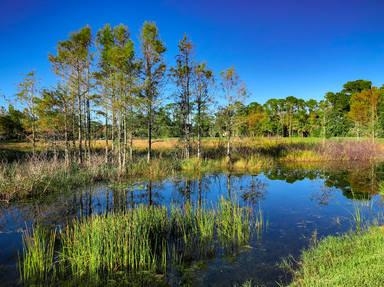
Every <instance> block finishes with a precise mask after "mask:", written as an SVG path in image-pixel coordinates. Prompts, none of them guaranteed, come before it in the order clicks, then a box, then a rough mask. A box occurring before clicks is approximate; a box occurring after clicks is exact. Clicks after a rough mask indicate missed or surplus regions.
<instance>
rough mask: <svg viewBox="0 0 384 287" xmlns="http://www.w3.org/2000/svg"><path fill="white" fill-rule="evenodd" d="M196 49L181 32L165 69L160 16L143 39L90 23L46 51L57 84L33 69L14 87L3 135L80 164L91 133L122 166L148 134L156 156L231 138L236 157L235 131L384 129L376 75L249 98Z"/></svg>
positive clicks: (231, 74) (371, 132)
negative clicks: (54, 147)
mask: <svg viewBox="0 0 384 287" xmlns="http://www.w3.org/2000/svg"><path fill="white" fill-rule="evenodd" d="M135 47H139V48H138V49H136V48H135ZM194 50H195V46H194V44H193V43H192V42H191V40H190V39H189V38H188V36H187V35H184V36H183V37H182V39H181V40H180V42H179V44H178V54H177V55H176V56H175V60H176V61H175V64H174V65H173V66H168V65H167V63H166V62H165V60H164V54H165V53H166V46H165V43H164V42H163V41H162V40H161V38H160V34H159V30H158V28H157V26H156V24H155V23H153V22H145V23H144V25H143V27H142V29H141V32H140V37H139V43H138V45H135V43H134V42H133V41H132V39H131V35H130V33H129V30H128V28H127V27H126V26H124V25H118V26H115V27H111V26H110V25H108V24H107V25H105V26H104V27H103V28H102V29H100V30H99V31H97V33H96V34H94V35H93V34H92V31H91V28H90V27H88V26H86V27H84V28H82V29H80V30H79V31H77V32H74V33H71V34H70V36H69V38H68V39H67V40H64V41H61V42H59V43H58V44H57V49H56V52H55V53H53V54H50V55H49V61H50V63H51V65H52V71H53V73H55V75H56V76H57V85H56V86H55V87H49V88H47V87H44V86H43V85H42V84H41V83H40V82H39V81H38V80H37V78H38V77H37V76H36V72H35V71H32V72H29V73H28V74H26V76H25V78H24V80H23V81H22V82H21V83H20V84H19V87H18V88H19V92H18V94H17V99H18V101H19V102H20V103H21V106H22V107H23V110H21V111H19V110H17V109H15V108H14V106H12V105H9V106H8V107H7V108H4V107H3V108H2V109H1V110H0V139H25V138H28V139H30V140H31V142H32V143H33V147H35V144H36V141H37V140H49V141H53V142H56V141H61V142H64V143H65V145H64V146H65V159H66V160H67V161H68V162H69V161H70V160H74V159H76V160H77V161H79V162H82V161H83V159H84V158H85V157H87V156H90V154H91V142H92V140H94V139H103V140H105V142H106V146H107V147H106V151H105V153H106V159H108V158H113V159H114V160H116V162H118V163H119V165H120V166H121V167H124V165H125V163H126V161H127V160H128V159H129V158H131V157H132V139H133V138H134V137H146V138H148V154H147V157H148V161H150V159H151V155H152V148H151V145H152V138H154V137H156V138H158V137H179V138H180V140H181V142H182V146H183V155H184V157H185V158H189V157H190V156H191V155H192V150H193V149H192V140H193V139H194V138H195V139H196V140H197V149H196V150H197V151H196V154H197V156H199V157H200V156H201V154H202V152H203V151H202V148H201V138H202V137H206V136H210V137H224V138H225V139H226V141H227V145H226V151H227V156H228V157H229V158H230V156H231V138H232V137H234V136H282V137H292V136H301V137H308V136H311V137H324V138H325V137H335V136H336V137H337V136H357V137H360V136H369V137H372V138H375V137H377V136H382V135H383V134H384V96H383V95H384V88H376V87H373V86H372V83H371V82H370V81H366V80H357V81H351V82H347V83H346V84H345V85H344V86H343V88H342V90H341V91H339V92H329V93H327V94H326V95H325V97H324V99H323V100H321V101H316V100H313V99H311V100H303V99H298V98H296V97H293V96H290V97H287V98H285V99H270V100H268V101H267V102H266V103H265V104H263V105H262V104H259V103H257V102H252V103H250V104H248V105H245V104H244V101H245V99H246V98H247V97H248V96H249V92H248V90H247V88H246V85H245V83H244V82H243V81H242V80H241V79H240V77H239V75H238V74H237V72H236V69H235V68H234V67H229V68H228V69H226V70H224V71H222V72H221V73H219V74H218V75H215V73H214V72H213V70H211V69H210V68H208V64H207V63H206V62H199V61H198V60H196V59H197V57H196V53H195V51H194ZM170 91H171V92H170ZM109 144H111V145H112V148H111V150H108V146H109Z"/></svg>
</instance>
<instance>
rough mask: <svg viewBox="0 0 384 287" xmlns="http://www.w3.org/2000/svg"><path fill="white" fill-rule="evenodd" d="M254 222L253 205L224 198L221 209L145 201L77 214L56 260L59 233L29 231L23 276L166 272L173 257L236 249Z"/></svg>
mask: <svg viewBox="0 0 384 287" xmlns="http://www.w3.org/2000/svg"><path fill="white" fill-rule="evenodd" d="M251 221H252V219H251V213H250V210H249V209H248V208H247V207H241V206H240V205H239V204H238V203H237V202H232V201H230V200H227V199H224V198H222V199H221V200H220V202H219V203H218V206H217V209H216V208H210V209H208V208H194V207H192V206H191V205H190V204H186V205H184V206H183V207H176V206H172V207H171V208H170V209H167V208H166V207H156V206H144V205H141V206H138V207H137V208H134V209H130V210H127V211H126V212H123V213H114V214H109V215H107V216H106V215H95V216H92V217H89V218H83V219H75V220H74V221H73V222H71V223H70V224H69V225H68V226H67V227H65V228H64V229H63V230H62V231H61V232H60V233H59V234H58V235H57V237H58V240H59V242H60V244H59V248H58V249H57V251H56V257H57V261H56V262H54V261H53V258H54V254H53V243H54V241H55V237H56V236H55V233H43V232H42V230H43V229H42V227H40V226H38V227H36V228H35V229H33V232H32V233H26V236H25V242H26V243H27V244H25V246H24V253H23V256H22V258H21V259H20V263H19V266H20V271H21V278H22V279H23V280H24V281H28V280H36V279H35V277H36V276H38V279H40V278H41V274H43V276H44V277H45V276H46V275H47V274H48V273H50V272H51V273H52V270H55V273H54V274H55V275H57V277H58V278H63V277H65V276H68V275H69V276H72V277H74V278H87V279H88V280H92V278H94V277H97V278H99V277H103V276H104V275H107V274H114V273H115V272H118V271H119V272H150V273H155V274H156V273H158V274H164V273H166V270H167V266H169V264H171V262H178V264H181V263H182V262H184V261H185V260H188V261H190V260H197V259H201V258H205V257H206V256H208V255H209V254H213V253H214V252H215V248H218V247H220V248H224V249H228V250H229V249H230V250H233V248H239V247H241V246H243V245H246V244H247V243H248V241H249V238H250V235H251V225H252V223H251ZM258 224H260V222H259V223H258ZM35 242H37V243H38V244H37V245H36V243H35ZM32 243H33V244H32ZM48 258H50V260H48ZM35 262H37V263H35ZM25 266H27V267H25ZM53 278H54V276H52V280H53Z"/></svg>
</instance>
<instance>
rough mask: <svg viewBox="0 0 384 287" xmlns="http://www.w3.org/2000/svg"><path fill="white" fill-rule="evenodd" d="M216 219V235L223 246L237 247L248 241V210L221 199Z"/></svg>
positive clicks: (249, 227)
mask: <svg viewBox="0 0 384 287" xmlns="http://www.w3.org/2000/svg"><path fill="white" fill-rule="evenodd" d="M217 218H218V222H217V233H218V237H219V240H220V241H221V243H222V244H223V245H225V246H228V245H229V244H230V245H232V246H238V245H243V244H245V243H246V242H247V241H248V240H249V236H250V230H251V226H250V210H248V209H246V208H242V207H240V205H239V204H238V203H232V202H231V201H228V200H225V199H224V198H221V200H220V204H219V208H218V216H217Z"/></svg>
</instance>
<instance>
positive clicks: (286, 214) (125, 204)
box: [0, 163, 384, 286]
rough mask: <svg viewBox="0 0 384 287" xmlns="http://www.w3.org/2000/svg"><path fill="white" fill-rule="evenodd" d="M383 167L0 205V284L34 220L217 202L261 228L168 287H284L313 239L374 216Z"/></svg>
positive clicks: (11, 280)
mask: <svg viewBox="0 0 384 287" xmlns="http://www.w3.org/2000/svg"><path fill="white" fill-rule="evenodd" d="M383 170H384V168H383V165H376V164H375V165H367V164H366V165H360V164H356V163H354V164H353V165H351V166H346V165H343V166H332V167H313V166H312V167H308V166H306V167H297V166H291V167H287V166H284V167H283V166H278V167H273V168H270V169H266V170H264V171H261V172H259V173H255V174H249V173H242V174H241V173H240V174H239V173H217V174H205V175H200V176H195V177H178V178H172V179H167V180H163V181H151V182H148V181H147V182H136V183H133V184H129V185H127V184H124V185H120V186H119V188H117V187H116V186H111V185H108V184H98V185H93V186H88V187H86V188H83V189H80V190H77V191H71V192H66V193H62V194H52V195H49V196H46V197H45V198H44V199H37V200H31V201H27V202H21V203H20V202H19V203H14V204H10V205H4V206H0V285H4V286H7V285H9V286H12V285H16V284H17V282H18V278H19V275H18V271H17V258H18V254H20V252H21V250H22V240H21V238H22V237H21V236H22V230H23V229H25V228H26V227H28V226H31V224H33V223H34V222H37V221H38V222H40V223H43V224H46V225H50V226H54V227H57V228H60V227H62V226H63V225H65V224H66V223H67V222H69V221H70V220H71V219H72V218H74V217H83V216H90V215H92V214H103V213H108V212H115V211H121V210H124V209H127V208H132V207H135V206H137V205H139V204H146V205H166V206H170V205H171V204H172V205H178V206H183V205H184V204H185V203H186V202H190V203H191V204H192V205H194V206H201V205H204V206H207V205H208V206H209V205H210V204H211V205H212V206H213V205H214V204H215V203H216V202H217V200H218V199H220V198H221V197H225V198H232V199H233V198H235V199H236V200H238V201H239V202H240V204H241V205H247V206H250V207H252V208H255V209H261V210H262V212H263V217H264V220H265V222H266V223H265V228H263V231H262V233H261V234H254V235H253V236H252V238H251V241H250V244H249V246H247V247H246V248H244V249H242V250H240V252H237V253H236V254H233V255H232V256H229V255H228V254H217V255H216V256H215V257H213V258H209V259H205V260H203V261H199V262H193V263H190V266H186V267H185V268H184V269H183V272H178V273H176V274H175V273H172V272H170V274H167V275H166V277H165V281H166V282H167V284H169V285H170V286H179V285H182V284H187V285H190V286H236V284H241V283H242V282H244V281H246V280H250V279H251V280H252V283H253V284H255V285H257V286H277V285H278V283H282V284H283V285H284V284H287V283H289V281H290V279H291V278H290V275H289V274H287V272H285V271H284V270H283V269H282V268H281V264H280V263H281V262H282V260H283V259H284V258H287V257H288V256H293V257H294V258H299V256H300V251H301V250H302V249H303V248H307V247H308V246H309V245H310V243H311V242H312V241H313V239H314V238H315V237H316V238H317V239H319V238H322V237H324V236H327V235H337V234H342V233H345V232H348V231H349V230H351V229H353V228H354V224H355V223H354V220H353V215H354V214H355V211H356V209H357V208H359V209H360V210H361V212H362V214H363V218H364V219H365V220H366V221H367V222H368V221H369V220H373V219H374V218H378V217H380V216H381V211H382V210H383V205H384V204H383V201H382V197H381V196H380V195H378V194H377V193H378V189H379V185H380V182H381V180H382V179H384V174H383V172H382V171H383Z"/></svg>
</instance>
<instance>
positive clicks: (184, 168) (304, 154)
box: [0, 138, 383, 202]
mask: <svg viewBox="0 0 384 287" xmlns="http://www.w3.org/2000/svg"><path fill="white" fill-rule="evenodd" d="M136 143H137V144H136V147H137V149H138V150H137V152H136V153H135V156H134V159H133V160H131V161H128V162H127V164H126V166H125V168H124V169H123V170H118V168H117V165H116V164H114V163H113V162H109V163H105V157H104V156H103V155H102V154H99V155H98V153H97V152H95V154H94V155H93V156H92V157H91V159H89V160H88V159H87V160H86V161H85V162H84V163H83V164H82V165H78V164H77V163H72V164H71V165H69V166H66V165H65V163H64V160H62V159H57V160H53V159H52V157H49V156H48V154H49V153H43V152H42V153H41V155H35V156H33V157H28V156H25V159H24V160H23V161H15V162H8V163H7V162H4V163H3V164H1V166H0V201H6V202H9V201H13V200H19V199H24V198H28V197H35V196H40V195H42V194H46V193H48V192H54V191H57V190H62V189H63V188H67V189H71V188H74V187H76V186H79V185H82V184H88V183H91V182H92V181H98V180H104V181H118V182H121V181H133V180H138V179H163V178H167V177H172V176H176V175H180V174H182V175H186V176H191V175H196V174H202V173H209V172H220V171H241V172H259V171H261V170H263V169H264V168H266V167H270V166H272V165H275V164H277V165H278V164H282V163H284V164H288V163H307V164H309V163H321V164H324V163H325V162H332V161H335V160H337V161H338V162H339V161H340V160H342V161H345V162H346V161H349V162H353V161H357V160H358V161H372V160H377V159H380V158H382V154H383V153H382V150H383V148H382V147H383V143H382V142H377V143H372V142H370V141H363V140H361V141H356V140H333V139H330V140H327V141H326V142H325V143H324V144H323V143H322V142H321V140H319V139H313V138H308V139H306V138H302V139H301V138H291V139H286V138H285V139H284V138H271V139H268V138H254V139H253V138H242V139H240V138H237V139H234V145H233V155H232V160H231V161H230V162H229V161H228V160H226V157H225V148H224V146H223V142H222V141H221V140H220V139H214V138H212V139H204V141H203V146H204V158H203V159H198V158H190V159H182V158H181V155H180V152H179V148H178V141H177V139H164V140H158V141H156V145H155V147H156V148H155V150H157V151H158V153H157V154H156V157H154V158H153V160H152V161H151V163H150V164H148V163H147V161H146V159H145V156H144V154H145V152H144V151H145V149H144V150H142V148H143V147H144V146H143V141H141V140H137V142H136ZM99 145H102V143H97V144H96V143H95V147H94V148H95V149H97V148H96V147H98V146H99ZM3 146H4V148H7V149H10V148H14V149H21V150H23V149H25V144H23V143H13V144H3ZM0 148H1V146H0Z"/></svg>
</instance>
